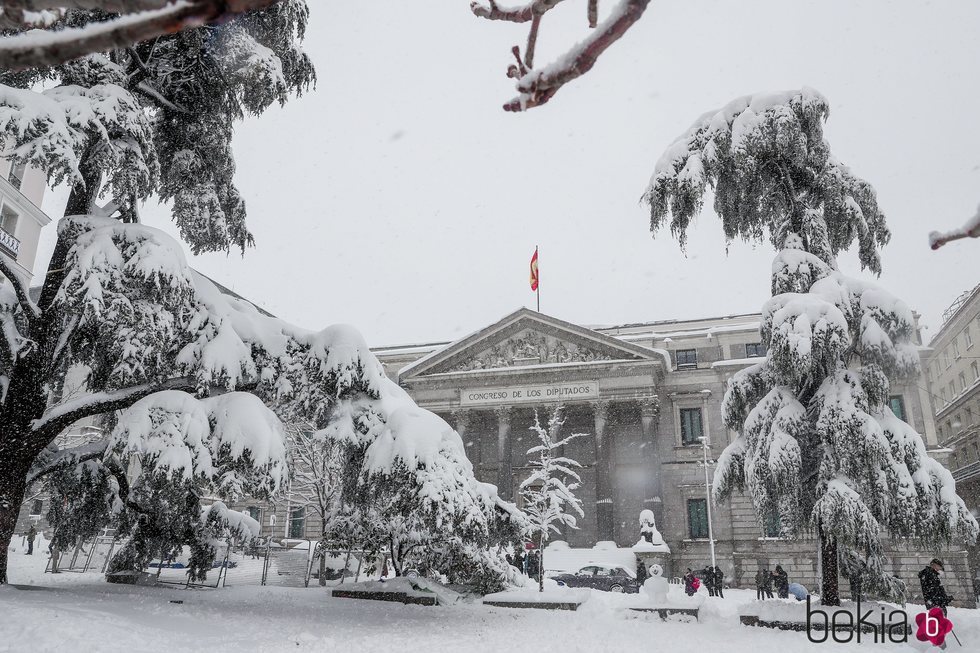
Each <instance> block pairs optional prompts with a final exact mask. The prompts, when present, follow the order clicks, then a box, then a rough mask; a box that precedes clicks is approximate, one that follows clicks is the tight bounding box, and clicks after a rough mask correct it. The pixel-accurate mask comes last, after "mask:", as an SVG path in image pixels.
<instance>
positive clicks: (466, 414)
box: [453, 408, 480, 467]
mask: <svg viewBox="0 0 980 653" xmlns="http://www.w3.org/2000/svg"><path fill="white" fill-rule="evenodd" d="M471 417H472V415H471V414H470V411H468V410H464V409H462V408H460V409H457V410H454V411H453V419H454V420H456V432H457V433H459V437H460V438H461V439H462V440H463V451H465V452H466V457H467V458H469V460H470V462H471V463H473V467H477V466H478V465H479V464H480V438H479V437H477V438H476V439H474V438H473V437H472V436H469V437H470V440H469V442H467V439H466V438H467V432H468V429H469V427H470V422H471V419H470V418H471Z"/></svg>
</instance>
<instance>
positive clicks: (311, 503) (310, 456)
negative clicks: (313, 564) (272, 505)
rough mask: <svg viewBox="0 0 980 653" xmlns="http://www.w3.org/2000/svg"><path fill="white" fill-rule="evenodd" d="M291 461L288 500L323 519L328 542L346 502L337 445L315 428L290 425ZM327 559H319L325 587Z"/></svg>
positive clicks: (323, 534)
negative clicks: (335, 520)
mask: <svg viewBox="0 0 980 653" xmlns="http://www.w3.org/2000/svg"><path fill="white" fill-rule="evenodd" d="M286 432H287V441H288V445H289V446H288V455H289V460H290V474H289V498H290V501H291V502H293V503H295V504H296V505H301V506H305V507H307V508H312V509H313V512H315V513H316V515H317V517H319V518H320V539H321V541H324V542H325V541H326V540H327V533H328V532H329V531H330V529H331V522H332V521H333V520H334V518H335V517H336V516H337V515H338V514H339V513H340V511H341V509H342V507H343V503H342V501H341V491H342V489H343V486H342V482H343V472H344V461H343V460H342V459H341V457H340V448H339V447H338V446H337V444H336V443H335V442H334V441H333V440H331V439H329V438H327V437H325V436H324V434H323V432H322V431H317V430H316V429H314V428H313V426H312V425H310V424H306V423H302V424H291V425H289V427H288V428H287V429H286ZM325 571H326V557H325V556H320V584H321V585H324V584H326V577H325V575H324V572H325Z"/></svg>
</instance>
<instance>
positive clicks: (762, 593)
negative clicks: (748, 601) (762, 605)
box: [755, 567, 772, 601]
mask: <svg viewBox="0 0 980 653" xmlns="http://www.w3.org/2000/svg"><path fill="white" fill-rule="evenodd" d="M755 598H756V600H759V601H765V600H766V599H767V598H769V599H771V598H772V574H771V573H769V567H759V571H757V572H756V574H755Z"/></svg>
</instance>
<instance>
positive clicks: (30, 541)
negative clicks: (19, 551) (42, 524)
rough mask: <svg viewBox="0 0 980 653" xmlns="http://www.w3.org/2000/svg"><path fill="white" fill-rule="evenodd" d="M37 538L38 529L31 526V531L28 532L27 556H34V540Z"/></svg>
mask: <svg viewBox="0 0 980 653" xmlns="http://www.w3.org/2000/svg"><path fill="white" fill-rule="evenodd" d="M36 537H37V529H36V528H34V524H31V529H30V530H29V531H27V555H34V538H36Z"/></svg>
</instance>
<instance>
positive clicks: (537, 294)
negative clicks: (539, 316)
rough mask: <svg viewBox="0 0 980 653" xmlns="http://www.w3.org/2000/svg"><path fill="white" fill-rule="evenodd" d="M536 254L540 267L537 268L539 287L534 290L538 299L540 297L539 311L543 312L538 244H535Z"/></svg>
mask: <svg viewBox="0 0 980 653" xmlns="http://www.w3.org/2000/svg"><path fill="white" fill-rule="evenodd" d="M534 256H535V258H537V261H538V269H537V272H538V289H537V290H535V291H534V294H535V295H536V296H537V299H538V313H540V312H541V258H540V257H539V256H538V246H537V245H535V246H534Z"/></svg>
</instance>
